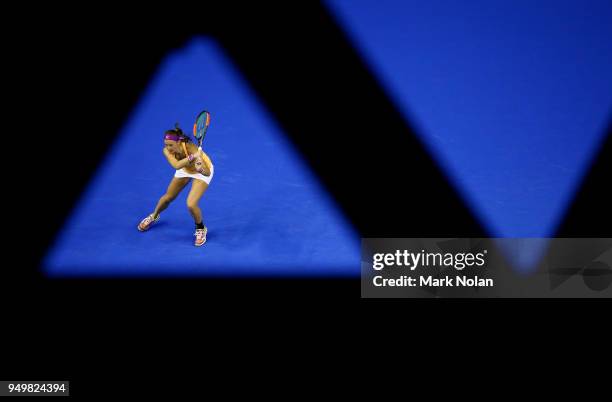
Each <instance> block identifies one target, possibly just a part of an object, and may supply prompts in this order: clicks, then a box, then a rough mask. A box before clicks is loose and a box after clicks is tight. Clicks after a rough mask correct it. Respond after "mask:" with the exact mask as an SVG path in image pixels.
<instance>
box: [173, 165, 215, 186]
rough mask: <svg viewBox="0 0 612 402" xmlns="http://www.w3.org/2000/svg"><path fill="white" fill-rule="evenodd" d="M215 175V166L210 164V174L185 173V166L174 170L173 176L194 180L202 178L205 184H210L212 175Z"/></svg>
mask: <svg viewBox="0 0 612 402" xmlns="http://www.w3.org/2000/svg"><path fill="white" fill-rule="evenodd" d="M214 175H215V166H214V165H211V166H210V176H204V175H203V174H201V173H193V174H192V173H187V172H186V171H185V168H183V169H179V170H177V171H176V173H174V177H179V178H180V177H190V178H192V179H196V180H202V181H203V182H206V184H210V181H211V180H212V178H213V176H214Z"/></svg>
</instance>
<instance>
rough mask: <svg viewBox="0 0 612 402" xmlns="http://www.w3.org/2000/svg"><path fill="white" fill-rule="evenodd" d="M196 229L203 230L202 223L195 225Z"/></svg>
mask: <svg viewBox="0 0 612 402" xmlns="http://www.w3.org/2000/svg"><path fill="white" fill-rule="evenodd" d="M196 229H204V222H200V223H196Z"/></svg>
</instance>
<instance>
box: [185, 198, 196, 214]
mask: <svg viewBox="0 0 612 402" xmlns="http://www.w3.org/2000/svg"><path fill="white" fill-rule="evenodd" d="M187 208H188V209H189V210H190V211H196V210H197V209H198V203H197V201H192V200H187Z"/></svg>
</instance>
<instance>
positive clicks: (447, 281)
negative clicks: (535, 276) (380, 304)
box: [374, 275, 493, 287]
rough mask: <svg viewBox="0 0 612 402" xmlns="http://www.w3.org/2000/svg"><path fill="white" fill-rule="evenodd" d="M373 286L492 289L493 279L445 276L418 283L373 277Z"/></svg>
mask: <svg viewBox="0 0 612 402" xmlns="http://www.w3.org/2000/svg"><path fill="white" fill-rule="evenodd" d="M374 286H409V287H414V286H432V287H455V286H457V287H460V286H465V287H492V286H493V279H491V278H479V277H478V276H474V277H468V276H465V275H462V276H454V277H450V276H445V277H444V278H434V277H433V276H431V275H429V276H420V277H419V280H418V282H417V281H416V278H411V277H408V276H401V277H399V278H393V279H389V278H383V277H382V276H375V277H374Z"/></svg>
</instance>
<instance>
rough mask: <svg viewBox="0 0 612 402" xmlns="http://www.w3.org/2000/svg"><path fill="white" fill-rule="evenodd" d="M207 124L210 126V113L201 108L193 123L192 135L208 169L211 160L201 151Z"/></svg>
mask: <svg viewBox="0 0 612 402" xmlns="http://www.w3.org/2000/svg"><path fill="white" fill-rule="evenodd" d="M208 126H210V113H208V112H207V111H206V110H203V111H202V112H200V114H198V117H196V121H195V123H194V124H193V136H194V137H195V139H196V140H197V141H198V152H199V153H200V155H201V156H202V160H203V161H204V163H206V165H207V167H208V169H210V168H211V166H212V162H211V161H210V158H209V157H208V155H206V154H205V153H204V151H202V141H204V137H205V136H206V131H208Z"/></svg>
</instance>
